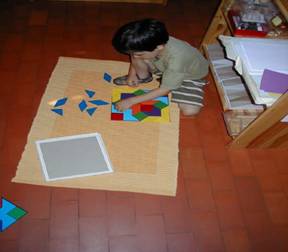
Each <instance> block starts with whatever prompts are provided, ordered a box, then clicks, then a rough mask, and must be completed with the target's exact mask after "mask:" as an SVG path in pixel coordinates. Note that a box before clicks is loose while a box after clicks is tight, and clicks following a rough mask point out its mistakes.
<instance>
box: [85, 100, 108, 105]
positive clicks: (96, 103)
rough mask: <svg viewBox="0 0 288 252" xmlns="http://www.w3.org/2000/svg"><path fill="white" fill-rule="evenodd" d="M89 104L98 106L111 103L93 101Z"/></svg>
mask: <svg viewBox="0 0 288 252" xmlns="http://www.w3.org/2000/svg"><path fill="white" fill-rule="evenodd" d="M89 102H90V103H92V104H94V105H97V106H101V105H107V104H109V102H106V101H103V100H91V101H89Z"/></svg>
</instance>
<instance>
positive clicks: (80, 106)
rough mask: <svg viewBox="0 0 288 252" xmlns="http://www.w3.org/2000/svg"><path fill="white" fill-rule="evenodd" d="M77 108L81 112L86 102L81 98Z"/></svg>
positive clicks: (85, 106)
mask: <svg viewBox="0 0 288 252" xmlns="http://www.w3.org/2000/svg"><path fill="white" fill-rule="evenodd" d="M78 106H79V109H80V110H81V111H82V112H83V111H84V110H85V109H86V108H87V107H88V106H87V103H86V102H85V101H84V100H82V101H81V102H80V103H79V105H78Z"/></svg>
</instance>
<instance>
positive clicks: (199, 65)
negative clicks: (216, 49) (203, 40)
mask: <svg viewBox="0 0 288 252" xmlns="http://www.w3.org/2000/svg"><path fill="white" fill-rule="evenodd" d="M151 64H152V66H153V67H155V68H156V69H157V70H158V71H160V72H162V81H161V87H165V88H169V89H176V88H179V87H180V86H181V84H182V82H183V80H187V79H188V80H199V79H202V78H204V77H205V76H206V75H207V74H208V62H207V60H206V59H205V58H204V57H203V55H202V54H201V53H200V52H199V51H198V50H197V49H196V48H194V47H192V46H191V45H189V44H188V43H187V42H185V41H182V40H179V39H176V38H173V37H169V40H168V42H167V43H166V45H165V49H164V51H163V53H162V55H161V56H158V57H156V58H154V59H153V60H151Z"/></svg>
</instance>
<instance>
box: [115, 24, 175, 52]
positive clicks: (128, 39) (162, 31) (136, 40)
mask: <svg viewBox="0 0 288 252" xmlns="http://www.w3.org/2000/svg"><path fill="white" fill-rule="evenodd" d="M168 39H169V34H168V32H167V30H166V27H165V25H164V24H163V23H162V22H160V21H158V20H155V19H143V20H138V21H134V22H131V23H128V24H125V25H123V26H122V27H120V28H119V29H118V31H117V32H116V33H115V35H114V37H113V40H112V44H113V46H114V48H115V49H116V50H117V51H118V52H121V53H125V54H127V53H128V54H129V53H132V52H143V51H147V52H152V51H154V50H155V49H156V48H157V46H159V45H164V44H166V43H167V41H168Z"/></svg>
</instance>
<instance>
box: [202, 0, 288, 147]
mask: <svg viewBox="0 0 288 252" xmlns="http://www.w3.org/2000/svg"><path fill="white" fill-rule="evenodd" d="M232 1H233V0H222V1H221V3H220V5H219V7H218V9H217V11H216V13H215V15H214V17H213V19H212V21H211V24H210V26H209V28H208V30H207V32H206V34H205V36H204V38H203V40H202V42H201V47H200V48H201V50H202V51H204V53H205V54H206V53H207V45H209V44H214V43H217V42H218V40H217V38H218V36H219V35H221V34H223V35H230V36H231V34H232V31H231V27H230V25H229V23H228V19H227V17H226V10H227V8H228V7H229V6H230V5H231V3H232ZM274 3H275V4H276V5H277V6H278V8H279V10H280V11H281V13H282V14H283V16H284V17H285V18H286V19H287V20H288V0H274ZM210 65H211V64H210ZM211 73H212V76H213V77H214V81H215V83H216V87H217V90H218V92H219V96H220V99H221V101H222V103H223V101H224V100H225V99H224V97H223V95H224V94H223V92H222V91H221V89H219V83H217V76H215V72H213V69H211ZM223 104H224V103H223ZM225 109H226V108H225V106H224V110H225ZM287 114H288V92H286V93H285V94H283V95H282V96H281V97H280V98H279V99H278V100H277V101H276V102H275V103H274V104H273V105H272V106H271V107H269V108H267V109H266V110H265V111H264V112H263V113H261V114H260V115H259V116H258V117H257V118H256V119H255V120H254V121H253V122H252V123H250V124H249V125H248V126H247V127H246V128H245V129H244V130H243V131H241V132H240V134H239V135H238V136H237V137H235V138H234V139H233V140H232V142H231V143H230V147H231V148H284V149H288V123H285V122H281V120H282V118H283V117H285V116H286V115H287Z"/></svg>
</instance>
